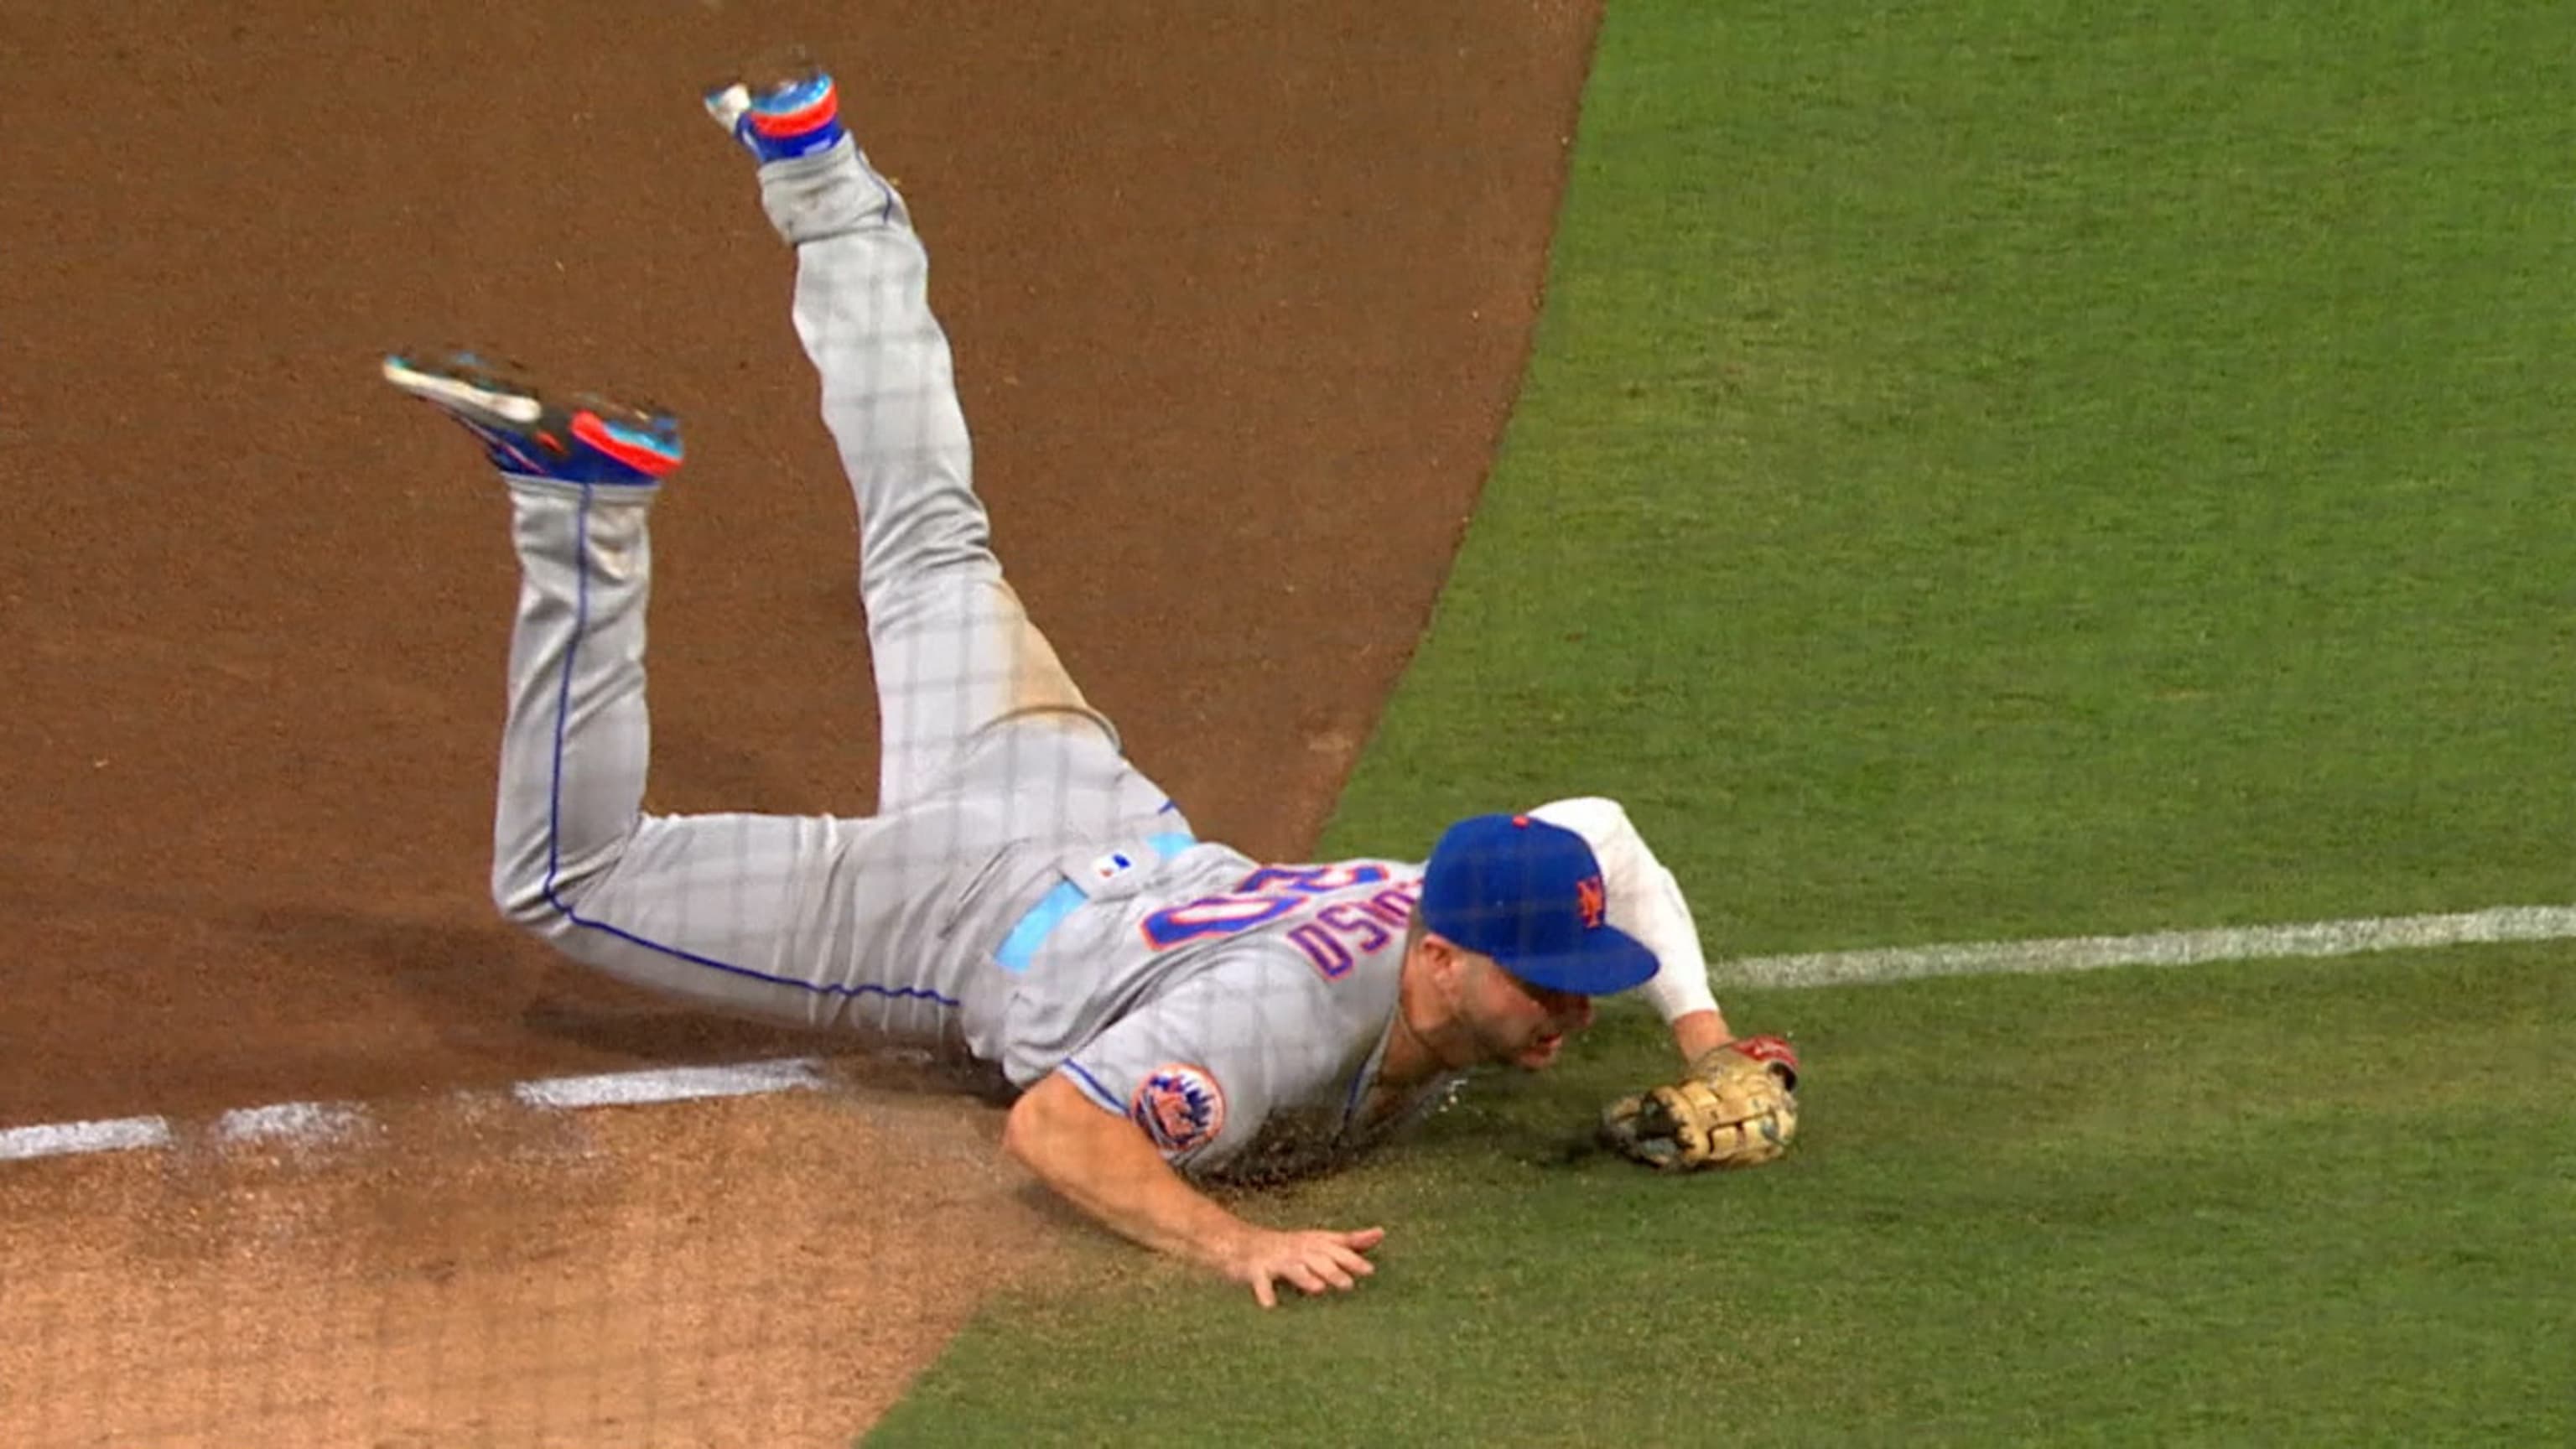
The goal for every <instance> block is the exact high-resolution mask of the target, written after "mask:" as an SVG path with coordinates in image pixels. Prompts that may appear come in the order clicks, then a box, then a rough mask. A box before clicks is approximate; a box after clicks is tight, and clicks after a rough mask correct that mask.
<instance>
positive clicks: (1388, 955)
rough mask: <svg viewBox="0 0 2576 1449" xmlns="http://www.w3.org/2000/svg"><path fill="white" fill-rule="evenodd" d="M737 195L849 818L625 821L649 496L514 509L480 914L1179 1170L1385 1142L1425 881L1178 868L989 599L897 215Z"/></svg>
mask: <svg viewBox="0 0 2576 1449" xmlns="http://www.w3.org/2000/svg"><path fill="white" fill-rule="evenodd" d="M761 187H762V200H763V204H764V206H765V207H766V209H767V211H768V213H769V216H770V218H771V220H772V222H773V224H774V225H775V226H776V227H777V228H778V230H779V232H780V233H781V235H782V236H784V237H785V238H786V239H787V240H788V241H790V242H791V243H793V244H794V245H795V254H796V263H797V280H796V292H795V302H794V322H795V328H796V332H797V335H798V337H799V338H800V339H801V341H802V342H803V344H804V347H805V350H806V352H807V355H808V357H809V358H810V359H811V361H812V363H813V365H814V367H815V369H816V372H817V374H818V376H819V377H820V380H821V387H822V409H823V416H824V420H825V423H826V425H827V426H828V428H829V429H830V431H831V433H832V436H833V438H834V439H835V441H836V442H837V444H838V446H839V451H840V455H841V461H842V464H843V467H844V469H845V471H846V472H847V474H848V476H849V480H850V484H851V488H852V491H853V493H854V495H855V499H856V503H857V507H858V511H859V516H860V520H861V526H862V538H861V544H860V586H861V592H862V596H863V599H864V602H865V604H866V609H867V618H868V629H869V640H870V645H871V648H872V651H873V655H874V660H875V669H876V679H877V687H878V702H879V706H880V715H881V719H882V722H883V741H884V742H883V759H882V764H881V769H880V787H879V806H878V813H877V814H875V815H873V816H868V817H863V818H840V817H823V816H813V817H784V816H761V815H747V814H719V815H704V816H687V817H676V816H647V815H644V814H642V813H641V803H642V799H643V792H644V783H645V771H646V762H647V757H648V754H649V730H648V726H647V721H646V712H645V698H644V669H643V655H644V635H645V605H646V598H647V595H648V592H649V586H650V578H651V550H650V543H649V539H648V535H647V530H646V521H647V516H648V509H649V507H650V505H651V502H652V494H651V492H650V491H640V492H639V491H632V490H628V491H621V490H615V489H602V488H580V487H575V486H570V485H563V484H554V483H547V482H541V481H533V480H528V479H514V480H513V481H512V485H511V490H510V494H511V499H512V508H513V513H514V518H515V525H516V534H515V537H516V543H517V548H518V553H519V559H520V563H521V568H522V578H523V584H522V588H521V594H520V604H519V614H518V623H517V628H516V632H515V634H514V637H513V642H512V648H511V657H510V696H509V720H508V725H507V728H506V731H505V734H504V740H503V749H502V758H501V779H500V792H499V801H498V806H497V811H496V816H495V825H494V864H493V878H492V885H493V893H494V898H495V900H496V901H497V902H499V903H500V905H501V906H502V908H503V910H504V911H505V912H506V913H508V915H509V916H510V917H511V918H512V919H513V920H515V921H517V922H519V923H520V924H522V925H524V926H526V927H527V928H528V929H530V930H531V931H533V932H535V933H536V934H538V935H539V936H541V937H542V938H544V939H545V940H547V941H549V942H550V943H552V944H553V945H555V946H557V947H558V948H560V949H561V950H563V951H564V952H566V953H568V954H569V955H571V956H573V957H575V958H577V959H579V960H581V961H584V962H586V963H588V964H590V965H592V966H595V967H598V968H600V969H602V970H604V971H607V972H609V973H610V974H612V975H615V976H617V977H619V978H621V979H623V980H626V981H629V982H632V983H635V984H637V985H641V986H644V987H648V988H651V989H654V990H656V991H660V992H663V993H666V994H670V995H674V996H678V997H682V998H686V999H689V1000H691V1001H695V1002H698V1003H701V1004H704V1005H706V1006H709V1007H712V1008H716V1009H720V1010H724V1011H728V1012H734V1013H741V1014H748V1015H753V1016H758V1017H763V1018H768V1019H773V1020H783V1021H788V1022H795V1023H803V1024H809V1025H815V1026H827V1027H852V1028H858V1029H863V1030H867V1031H870V1032H874V1033H880V1034H883V1035H886V1036H891V1037H895V1038H905V1039H914V1040H924V1041H934V1040H935V1041H940V1042H944V1043H948V1044H952V1045H962V1046H964V1047H965V1048H966V1049H967V1050H968V1051H970V1052H971V1053H972V1054H974V1055H975V1056H976V1057H978V1058H980V1059H982V1060H985V1061H987V1062H991V1063H994V1064H997V1065H998V1066H999V1067H1000V1068H1001V1069H1002V1071H1003V1072H1004V1074H1005V1075H1006V1076H1007V1077H1008V1078H1009V1079H1010V1080H1011V1081H1012V1082H1013V1083H1015V1084H1017V1085H1020V1086H1027V1085H1030V1084H1032V1083H1034V1082H1036V1081H1037V1080H1039V1079H1041V1078H1042V1077H1044V1076H1045V1075H1047V1074H1048V1073H1050V1072H1053V1071H1056V1070H1059V1069H1062V1070H1064V1071H1065V1072H1066V1073H1067V1074H1068V1075H1070V1076H1071V1077H1073V1079H1074V1080H1075V1081H1076V1082H1077V1083H1078V1084H1079V1085H1080V1086H1081V1088H1082V1090H1083V1091H1084V1092H1085V1093H1086V1094H1087V1095H1089V1096H1090V1097H1091V1098H1092V1099H1093V1100H1094V1101H1096V1102H1098V1103H1099V1105H1100V1106H1102V1107H1103V1108H1104V1109H1106V1110H1109V1111H1113V1112H1121V1113H1125V1114H1127V1115H1129V1116H1131V1117H1132V1118H1133V1119H1134V1120H1135V1121H1136V1122H1137V1123H1138V1125H1139V1126H1140V1127H1142V1128H1143V1129H1144V1130H1145V1131H1146V1132H1147V1134H1148V1135H1149V1136H1150V1137H1151V1138H1152V1139H1153V1140H1154V1141H1155V1142H1156V1143H1157V1145H1158V1146H1160V1147H1161V1148H1162V1149H1163V1150H1164V1152H1165V1153H1166V1155H1167V1156H1168V1157H1169V1158H1170V1159H1171V1160H1173V1161H1174V1162H1175V1163H1177V1164H1179V1165H1181V1166H1183V1167H1184V1168H1188V1169H1191V1170H1195V1171H1211V1170H1215V1169H1218V1168H1221V1167H1224V1166H1225V1165H1227V1164H1229V1163H1243V1162H1250V1161H1256V1160H1258V1161H1261V1162H1264V1163H1265V1164H1268V1165H1269V1166H1272V1167H1293V1166H1294V1165H1296V1164H1297V1163H1298V1162H1299V1161H1301V1160H1311V1159H1313V1158H1315V1157H1318V1156H1321V1155H1326V1154H1330V1153H1334V1152H1338V1151H1340V1150H1343V1149H1347V1148H1349V1147H1352V1146H1355V1145H1357V1144H1360V1143H1362V1142H1364V1141H1367V1140H1370V1139H1371V1138H1373V1137H1375V1136H1377V1135H1379V1134H1380V1133H1381V1132H1382V1130H1383V1129H1384V1128H1385V1127H1386V1126H1388V1125H1390V1124H1391V1123H1393V1122H1395V1121H1397V1120H1400V1119H1401V1118H1402V1117H1403V1116H1404V1115H1406V1112H1407V1109H1409V1108H1411V1107H1413V1106H1415V1105H1418V1104H1419V1103H1420V1102H1422V1101H1425V1100H1428V1097H1429V1094H1428V1093H1425V1094H1420V1095H1417V1096H1415V1097H1413V1098H1410V1099H1408V1100H1406V1101H1401V1102H1387V1103H1373V1102H1371V1101H1370V1097H1371V1094H1370V1092H1369V1091H1368V1088H1369V1085H1370V1083H1371V1082H1372V1081H1373V1080H1374V1076H1375V1072H1376V1065H1377V1058H1378V1055H1379V1053H1380V1052H1381V1051H1382V1050H1383V1047H1384V1043H1385V1038H1386V1033H1387V1026H1388V1023H1389V1022H1390V1021H1391V1019H1392V1017H1393V1013H1394V1009H1395V980H1396V967H1397V965H1398V962H1399V960H1400V957H1401V954H1402V951H1401V946H1402V937H1403V931H1404V921H1405V914H1406V912H1407V910H1408V909H1409V907H1410V905H1411V901H1412V897H1413V892H1415V891H1416V890H1417V889H1418V886H1419V880H1420V867H1419V866H1418V865H1409V864H1405V863H1400V862H1391V861H1358V862H1344V863H1342V864H1340V865H1337V866H1329V867H1263V866H1260V865H1257V864H1256V863H1255V862H1253V861H1251V860H1249V859H1247V858H1245V857H1244V856H1242V855H1240V854H1238V853H1236V852H1234V851H1232V850H1230V849H1227V848H1225V847H1222V846H1216V845H1206V844H1199V843H1197V842H1195V841H1194V840H1193V838H1192V836H1191V833H1190V829H1189V826H1188V824H1187V822H1186V821H1185V820H1184V819H1183V818H1182V816H1181V814H1180V812H1179V811H1178V810H1177V809H1176V808H1175V807H1174V806H1173V805H1172V803H1171V801H1170V800H1169V799H1167V798H1166V797H1165V795H1164V794H1163V792H1162V791H1161V790H1160V789H1158V788H1157V787H1156V786H1155V785H1154V784H1153V782H1152V781H1150V780H1148V779H1147V778H1146V777H1145V776H1144V775H1143V774H1142V773H1141V772H1139V771H1138V770H1137V769H1136V768H1135V767H1134V766H1133V765H1131V764H1130V763H1129V762H1128V761H1127V760H1126V759H1125V758H1124V757H1123V756H1122V755H1121V753H1120V751H1119V747H1118V742H1117V736H1116V733H1115V731H1114V730H1113V729H1112V728H1111V726H1110V724H1109V722H1108V721H1107V720H1106V719H1105V718H1103V717H1102V716H1100V715H1099V714H1098V713H1097V712H1095V711H1094V710H1092V709H1091V708H1090V706H1089V705H1088V704H1087V703H1086V702H1085V701H1084V700H1083V697H1082V695H1081V693H1080V691H1079V690H1078V689H1076V688H1075V686H1074V684H1073V682H1072V681H1071V680H1070V679H1069V678H1067V677H1066V675H1065V673H1064V670H1063V668H1062V666H1061V664H1060V663H1059V662H1058V661H1057V659H1056V656H1055V654H1054V652H1053V651H1052V650H1051V649H1050V648H1049V647H1048V646H1047V643H1046V641H1045V639H1044V638H1043V637H1042V636H1041V635H1040V634H1039V633H1038V632H1037V630H1036V629H1035V628H1034V627H1032V626H1031V624H1030V623H1029V621H1028V618H1027V616H1026V614H1025V612H1024V611H1023V609H1022V607H1021V605H1020V601H1019V599H1018V598H1017V597H1016V596H1015V595H1014V594H1013V593H1012V591H1011V589H1010V587H1009V586H1008V585H1007V584H1006V583H1005V582H1004V581H1003V578H1002V572H1001V566H1000V564H999V563H998V562H997V561H996V560H995V558H994V556H993V553H992V551H991V548H990V546H989V542H988V528H987V522H986V518H985V514H984V510H983V507H982V504H981V503H980V502H979V501H978V500H977V499H976V497H975V495H974V492H973V490H972V485H971V478H970V465H971V460H970V448H969V444H968V437H967V430H966V424H965V420H964V417H963V414H962V412H961V410H960V408H959V405H958V401H957V395H956V389H955V383H954V378H953V374H952V371H951V363H950V356H949V351H948V344H947V340H946V337H945V336H944V334H943V333H942V331H941V329H940V327H939V325H938V323H937V321H936V320H935V319H934V317H933V315H932V313H931V310H930V306H929V302H928V297H927V274H928V261H927V258H926V256H925V254H924V252H923V250H922V247H921V244H920V242H919V240H918V238H917V237H916V236H915V234H914V232H913V230H912V226H911V220H910V217H909V215H908V213H907V212H906V210H905V208H904V205H903V203H902V201H901V199H900V198H899V197H898V196H897V195H896V194H895V192H894V191H893V189H892V188H891V187H890V186H889V185H887V184H886V183H885V182H884V180H883V179H882V178H880V177H878V176H877V175H875V174H874V172H873V171H872V170H870V169H869V168H868V167H867V166H866V165H865V163H864V160H863V158H861V157H860V156H859V155H858V153H857V151H856V148H855V147H854V146H852V145H850V144H848V143H846V142H845V143H842V144H839V145H836V146H835V147H834V148H833V149H832V150H830V151H828V152H825V153H822V154H820V155H816V156H812V157H807V158H802V159H798V160H793V161H781V162H775V163H772V164H770V165H768V166H766V167H764V168H763V170H762V175H761ZM1265 1128H1267V1129H1268V1132H1267V1135H1266V1138H1265V1132H1264V1129H1265ZM1256 1139H1263V1140H1264V1146H1263V1148H1262V1150H1261V1151H1259V1152H1252V1151H1250V1149H1252V1148H1253V1146H1254V1144H1255V1141H1256Z"/></svg>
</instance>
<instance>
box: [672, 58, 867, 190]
mask: <svg viewBox="0 0 2576 1449" xmlns="http://www.w3.org/2000/svg"><path fill="white" fill-rule="evenodd" d="M705 100H706V107H707V114H708V115H710V116H713V117H714V118H715V121H716V124H717V125H719V126H722V127H724V128H725V131H726V133H727V134H729V135H731V136H732V137H733V138H734V139H735V140H737V141H740V142H741V143H742V144H743V147H744V149H746V150H748V151H750V152H751V154H752V155H754V156H757V157H759V158H760V161H761V164H762V165H767V164H768V163H770V162H772V161H791V160H794V159H795V158H796V157H799V156H811V155H813V154H814V153H815V152H817V151H822V150H826V149H828V148H829V147H831V146H832V145H833V143H835V142H837V141H839V140H840V139H841V137H842V136H844V135H846V134H847V133H846V132H844V131H843V130H842V129H841V91H840V87H838V86H836V85H834V84H833V83H832V78H831V76H829V75H827V74H825V73H824V71H823V69H822V68H821V67H820V66H817V65H815V64H813V63H812V62H810V61H803V60H798V61H793V62H790V63H789V64H788V65H787V66H785V67H784V68H783V69H781V70H779V71H777V72H774V73H771V74H768V75H764V76H762V77H760V78H757V79H755V78H751V77H745V78H743V79H740V80H735V81H730V82H728V83H726V84H724V85H720V86H717V87H715V88H714V89H712V90H709V91H708V92H707V93H706V96H705Z"/></svg>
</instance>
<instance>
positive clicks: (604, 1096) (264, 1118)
mask: <svg viewBox="0 0 2576 1449" xmlns="http://www.w3.org/2000/svg"><path fill="white" fill-rule="evenodd" d="M823 1085H824V1079H823V1068H822V1062H821V1061H820V1059H818V1058H814V1057H791V1058H786V1059H782V1060H778V1061H766V1062H747V1063H744V1064H742V1065H739V1066H724V1067H654V1068H650V1069H647V1070H644V1071H636V1072H606V1073H602V1074H600V1075H596V1076H585V1077H547V1078H541V1079H539V1080H537V1081H531V1082H520V1083H518V1084H517V1085H515V1086H513V1087H511V1088H510V1090H509V1094H508V1095H509V1096H510V1097H511V1098H514V1099H516V1100H517V1101H518V1102H519V1103H520V1104H521V1105H523V1106H527V1107H531V1108H534V1109H536V1110H539V1111H564V1110H569V1109H573V1108H581V1107H642V1106H650V1105H652V1104H654V1103H656V1102H690V1101H698V1100H701V1099H704V1098H708V1097H748V1096H757V1095H760V1094H763V1093H769V1092H791V1091H799V1090H804V1089H809V1088H818V1087H821V1086H823ZM491 1095H492V1094H490V1093H477V1092H459V1093H456V1094H455V1097H454V1100H455V1101H457V1102H458V1103H460V1104H463V1105H467V1106H473V1105H475V1104H477V1103H480V1102H484V1101H488V1100H490V1099H491ZM372 1122H373V1118H371V1117H370V1116H369V1114H368V1112H367V1109H366V1108H364V1107H361V1106H358V1105H357V1104H355V1103H349V1102H280V1103H278V1104H276V1105H274V1106H269V1107H243V1108H239V1109H236V1110H234V1111H230V1112H226V1113H224V1114H223V1115H222V1116H220V1117H218V1118H216V1119H215V1121H214V1124H213V1126H212V1128H211V1129H210V1130H209V1132H208V1134H207V1135H208V1136H209V1137H211V1138H212V1139H213V1140H214V1141H216V1142H218V1143H222V1144H225V1145H228V1146H229V1145H239V1144H245V1143H266V1144H278V1145H284V1146H289V1147H306V1148H309V1147H323V1146H328V1145H330V1144H333V1143H337V1142H342V1141H345V1140H347V1139H349V1138H352V1137H355V1136H357V1135H359V1134H360V1133H362V1132H364V1131H366V1130H367V1129H368V1128H369V1126H370V1125H371V1123H372ZM177 1137H178V1134H177V1132H176V1131H175V1130H174V1129H173V1128H172V1127H171V1125H170V1121H169V1119H168V1118H166V1117H117V1118H111V1119H104V1120H100V1121H95V1122H52V1123H46V1124H44V1125H41V1126H35V1127H11V1128H6V1129H0V1162H19V1161H26V1160H30V1159H33V1158H39V1157H64V1156H70V1155H74V1154H78V1153H87V1152H122V1151H127V1150H130V1149H133V1148H138V1147H167V1146H169V1145H171V1144H172V1143H173V1142H174V1141H176V1140H177Z"/></svg>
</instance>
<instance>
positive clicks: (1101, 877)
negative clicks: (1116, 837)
mask: <svg viewBox="0 0 2576 1449" xmlns="http://www.w3.org/2000/svg"><path fill="white" fill-rule="evenodd" d="M1135 868H1136V858H1135V857H1134V856H1132V855H1129V854H1128V853H1127V852H1125V851H1123V850H1113V851H1111V852H1109V853H1108V854H1107V855H1104V856H1101V857H1099V858H1098V859H1096V860H1094V861H1092V862H1091V878H1092V879H1093V880H1096V881H1113V880H1116V879H1117V878H1118V877H1120V876H1122V875H1125V874H1126V873H1127V872H1129V871H1131V870H1134V869H1135Z"/></svg>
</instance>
